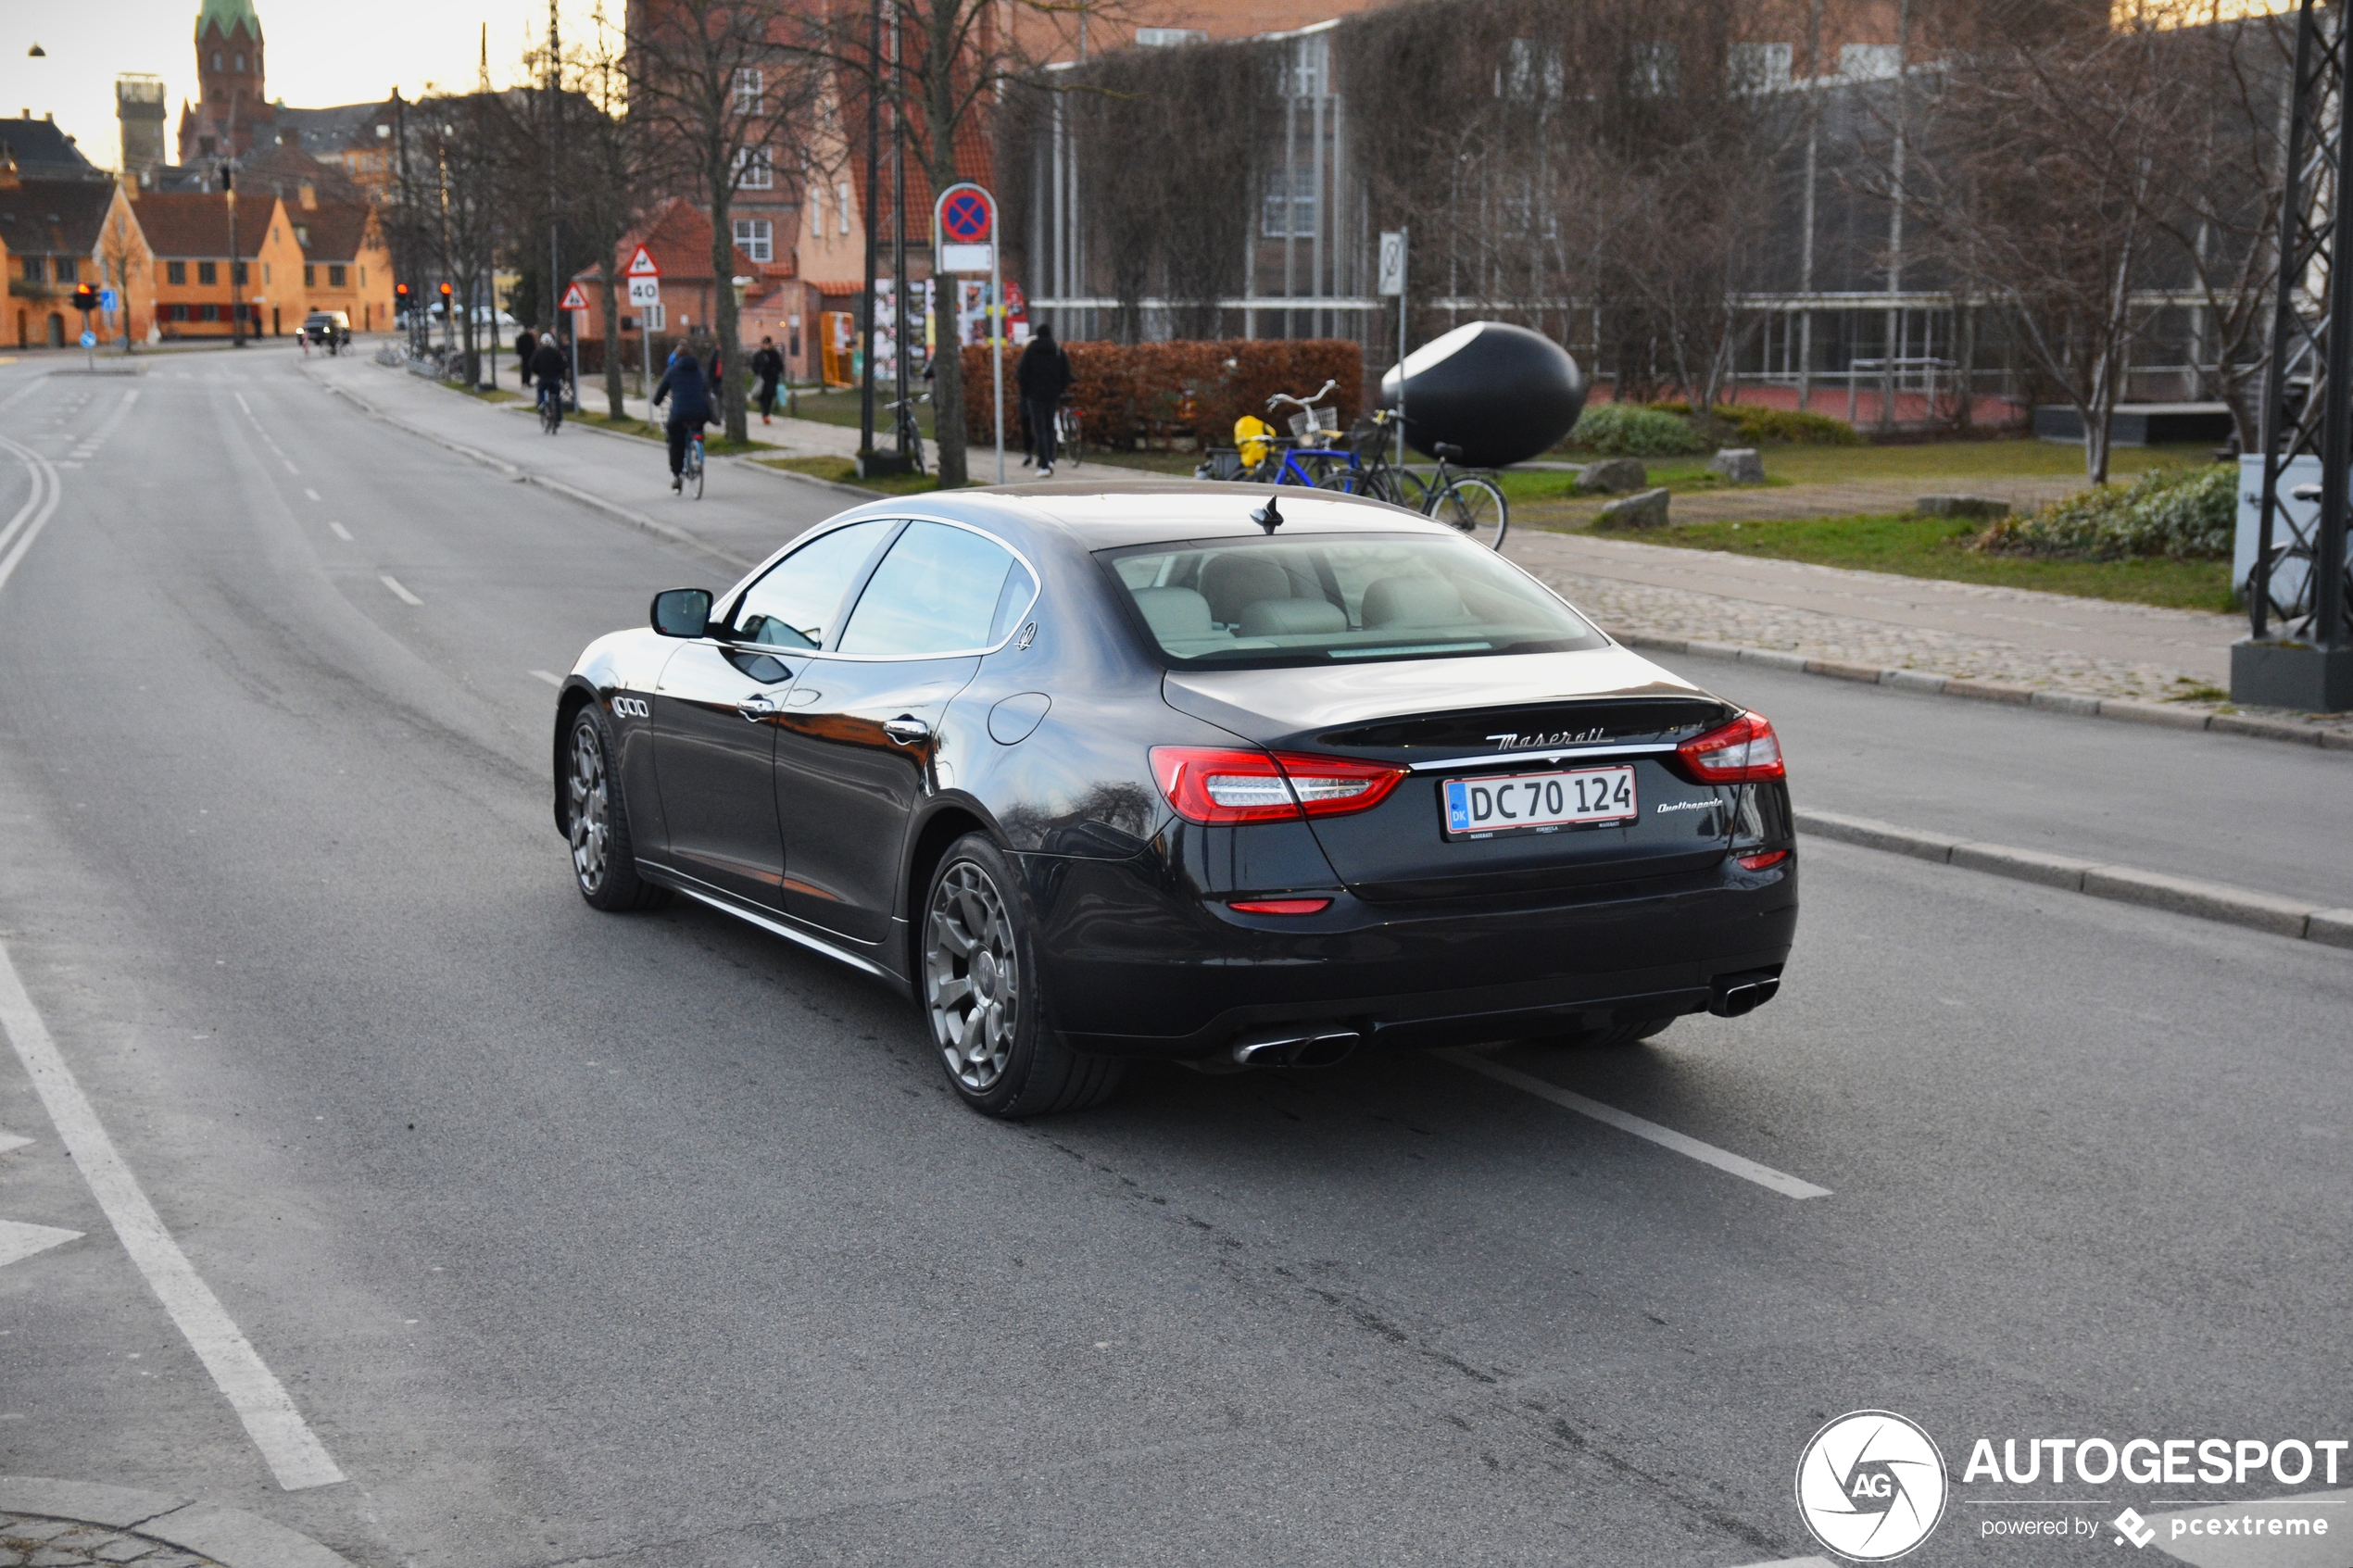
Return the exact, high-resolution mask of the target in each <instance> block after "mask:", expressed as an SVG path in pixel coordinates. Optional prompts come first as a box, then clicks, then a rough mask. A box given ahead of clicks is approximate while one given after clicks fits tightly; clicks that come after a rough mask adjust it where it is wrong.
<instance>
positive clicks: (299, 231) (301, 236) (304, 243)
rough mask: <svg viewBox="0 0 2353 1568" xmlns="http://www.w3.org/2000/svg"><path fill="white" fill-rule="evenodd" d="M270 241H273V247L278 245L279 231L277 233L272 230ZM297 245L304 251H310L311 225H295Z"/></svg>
mask: <svg viewBox="0 0 2353 1568" xmlns="http://www.w3.org/2000/svg"><path fill="white" fill-rule="evenodd" d="M270 239H271V244H273V245H274V244H276V243H277V239H278V231H277V230H275V229H272V230H271V231H270ZM295 244H296V245H300V246H301V247H302V248H303V249H305V250H308V249H309V248H310V225H309V224H308V223H297V224H296V225H295Z"/></svg>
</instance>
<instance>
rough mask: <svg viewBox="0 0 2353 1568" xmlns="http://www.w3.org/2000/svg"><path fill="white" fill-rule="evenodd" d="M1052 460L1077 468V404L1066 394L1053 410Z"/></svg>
mask: <svg viewBox="0 0 2353 1568" xmlns="http://www.w3.org/2000/svg"><path fill="white" fill-rule="evenodd" d="M1054 460H1055V461H1056V462H1063V463H1068V464H1069V465H1070V466H1071V467H1072V468H1076V467H1077V466H1078V404H1077V402H1076V399H1074V398H1073V397H1072V396H1071V395H1070V394H1069V393H1067V392H1065V393H1063V400H1062V406H1061V407H1060V408H1056V409H1055V410H1054Z"/></svg>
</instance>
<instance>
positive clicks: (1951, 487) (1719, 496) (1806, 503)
mask: <svg viewBox="0 0 2353 1568" xmlns="http://www.w3.org/2000/svg"><path fill="white" fill-rule="evenodd" d="M2084 483H2085V482H2084V481H2083V480H2082V479H2080V478H2075V479H2063V478H2054V477H2040V478H2031V479H2027V478H2020V479H2002V478H1983V479H1963V478H1956V477H1954V476H1952V475H1950V474H1947V475H1945V476H1944V477H1942V478H1934V477H1931V478H1926V479H1856V480H1848V481H1845V482H1843V483H1837V484H1782V485H1755V486H1747V487H1743V488H1739V489H1730V490H1699V491H1693V492H1692V493H1691V494H1689V495H1677V496H1675V497H1674V498H1673V499H1672V500H1671V501H1669V502H1668V503H1667V514H1668V515H1669V516H1670V517H1672V518H1673V519H1674V521H1677V522H1752V521H1760V520H1762V521H1780V520H1782V519H1785V518H1808V517H1883V516H1886V515H1888V514H1889V513H1893V512H1908V511H1910V510H1911V509H1912V508H1913V506H1914V505H1915V504H1916V503H1917V502H1918V501H1919V498H1920V497H1921V496H1923V495H1984V496H1987V497H1989V498H1991V499H1994V500H1997V501H2007V502H2008V503H2009V504H2010V509H2011V510H2012V511H2014V512H2025V511H2031V510H2032V509H2033V508H2036V507H2040V506H2043V505H2045V503H2047V502H2051V501H2056V500H2057V499H2058V498H2059V497H2060V496H2062V495H2070V494H2072V493H2073V492H2075V491H2078V490H2081V489H2082V488H2083V486H2084ZM1615 498H1616V497H1614V496H1609V495H1592V496H1583V495H1579V496H1574V497H1566V496H1565V497H1562V498H1560V499H1557V500H1544V501H1523V502H1520V503H1519V504H1518V505H1517V506H1516V508H1514V510H1515V512H1516V516H1515V518H1514V521H1528V522H1530V523H1535V524H1540V525H1541V524H1543V523H1552V522H1568V521H1581V520H1583V519H1586V518H1590V517H1592V515H1593V514H1595V513H1596V512H1598V511H1600V510H1601V509H1602V507H1603V504H1604V503H1605V502H1608V501H1610V500H1614V499H1615Z"/></svg>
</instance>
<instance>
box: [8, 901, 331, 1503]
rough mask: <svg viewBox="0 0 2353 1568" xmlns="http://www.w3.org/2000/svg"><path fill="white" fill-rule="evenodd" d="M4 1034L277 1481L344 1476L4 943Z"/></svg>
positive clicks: (298, 1484)
mask: <svg viewBox="0 0 2353 1568" xmlns="http://www.w3.org/2000/svg"><path fill="white" fill-rule="evenodd" d="M0 1032H5V1033H6V1035H7V1036H8V1042H9V1044H10V1045H12V1046H14V1047H16V1052H17V1059H18V1060H19V1061H21V1062H23V1063H24V1069H25V1072H26V1073H27V1074H28V1075H30V1076H31V1079H32V1091H33V1093H34V1094H36V1095H38V1096H40V1097H41V1104H42V1107H43V1109H44V1110H47V1111H48V1112H49V1120H50V1121H51V1122H52V1123H55V1124H56V1126H57V1135H58V1136H59V1137H61V1138H62V1139H64V1140H65V1146H66V1153H67V1154H68V1155H69V1156H70V1157H71V1158H72V1160H73V1163H74V1168H75V1169H76V1170H78V1171H80V1172H81V1173H82V1180H83V1181H85V1182H87V1183H89V1184H90V1191H91V1194H92V1196H93V1197H94V1198H97V1200H98V1207H99V1209H100V1210H103V1211H104V1212H105V1214H106V1216H107V1223H108V1224H111V1225H112V1226H113V1227H114V1233H115V1235H116V1236H118V1237H119V1238H120V1240H121V1242H122V1249H123V1250H124V1251H125V1252H128V1253H129V1254H130V1255H131V1261H132V1262H133V1263H135V1264H136V1265H138V1269H139V1273H141V1274H143V1275H145V1278H146V1281H147V1287H148V1288H149V1289H151V1290H153V1291H154V1292H155V1293H156V1298H157V1300H159V1301H161V1302H162V1303H163V1310H164V1311H166V1312H168V1313H170V1316H171V1321H172V1323H175V1324H176V1325H178V1327H179V1330H180V1332H181V1333H182V1335H183V1336H186V1338H187V1341H188V1347H189V1348H191V1349H193V1350H194V1351H195V1353H196V1359H197V1360H198V1361H202V1362H204V1367H205V1370H206V1371H207V1372H208V1373H210V1374H212V1381H213V1383H214V1384H215V1385H216V1386H218V1387H219V1388H220V1392H221V1393H222V1395H224V1396H225V1397H226V1398H227V1399H228V1400H229V1404H230V1406H231V1408H232V1409H233V1410H235V1411H236V1412H237V1418H238V1419H239V1420H240V1421H242V1422H244V1423H245V1432H246V1434H247V1435H248V1436H251V1437H252V1438H253V1444H254V1447H255V1448H257V1449H260V1450H261V1457H262V1459H263V1460H264V1461H266V1462H267V1463H268V1464H269V1466H270V1473H271V1474H272V1475H275V1476H276V1477H277V1478H278V1485H279V1486H283V1487H284V1488H285V1489H286V1490H288V1491H290V1492H291V1491H297V1490H300V1489H301V1488H303V1487H305V1486H333V1484H334V1483H335V1482H338V1481H340V1480H342V1479H343V1478H344V1475H343V1472H342V1471H341V1470H340V1469H338V1468H336V1465H335V1461H334V1460H333V1458H331V1457H330V1456H329V1455H328V1453H327V1450H326V1448H325V1446H324V1445H323V1444H321V1442H320V1441H319V1438H318V1436H317V1435H316V1434H314V1433H313V1432H312V1431H311V1430H310V1427H309V1425H308V1424H307V1423H306V1422H304V1420H303V1419H302V1412H301V1411H297V1410H296V1409H295V1403H294V1400H293V1399H289V1398H288V1397H287V1395H286V1390H285V1386H284V1385H283V1384H281V1383H280V1382H279V1381H278V1379H277V1375H276V1374H273V1373H272V1372H271V1370H270V1368H269V1367H268V1366H267V1365H266V1364H264V1362H263V1361H262V1360H261V1357H260V1356H259V1354H258V1353H257V1352H256V1351H255V1349H254V1348H253V1346H252V1344H251V1342H249V1341H248V1340H247V1339H246V1338H245V1335H244V1334H243V1333H242V1332H241V1331H240V1330H239V1329H238V1327H237V1325H236V1323H235V1322H234V1321H233V1320H232V1319H231V1318H230V1316H229V1314H228V1312H227V1311H225V1310H223V1308H222V1307H221V1305H220V1298H219V1297H217V1296H215V1295H213V1293H212V1287H211V1286H208V1285H207V1284H205V1282H204V1276H203V1275H201V1274H199V1273H196V1271H195V1266H194V1265H192V1264H191V1263H190V1262H189V1261H188V1255H187V1254H186V1253H184V1252H182V1251H181V1250H180V1244H179V1243H178V1242H177V1241H174V1240H173V1239H172V1236H171V1233H170V1231H168V1230H166V1229H165V1228H164V1223H163V1220H162V1218H161V1217H160V1216H159V1215H157V1213H156V1206H155V1205H154V1204H153V1203H151V1202H149V1201H148V1200H147V1195H146V1193H145V1190H144V1189H142V1188H141V1187H140V1185H139V1179H138V1178H137V1177H136V1176H133V1175H132V1173H131V1167H129V1166H128V1165H126V1164H124V1163H123V1162H122V1156H121V1155H120V1154H118V1153H117V1152H116V1151H115V1147H114V1140H113V1139H112V1138H111V1137H108V1136H107V1129H106V1125H105V1123H101V1122H100V1121H99V1120H98V1113H97V1112H96V1111H95V1110H93V1109H91V1105H90V1101H89V1099H88V1098H87V1097H85V1096H84V1095H83V1094H82V1085H80V1084H79V1083H77V1082H75V1080H74V1076H73V1071H72V1069H70V1068H69V1067H68V1066H67V1065H66V1060H65V1058H64V1057H63V1056H62V1055H61V1054H59V1052H58V1050H57V1041H56V1040H54V1039H52V1038H50V1035H49V1026H48V1025H47V1024H46V1023H44V1022H42V1018H41V1014H40V1012H39V1011H38V1010H36V1009H35V1008H34V1007H33V1005H32V998H31V997H30V996H28V995H27V994H26V992H25V988H24V982H23V981H21V980H19V978H18V977H17V968H16V964H15V963H14V961H12V960H10V958H9V957H8V949H7V946H6V944H5V943H0Z"/></svg>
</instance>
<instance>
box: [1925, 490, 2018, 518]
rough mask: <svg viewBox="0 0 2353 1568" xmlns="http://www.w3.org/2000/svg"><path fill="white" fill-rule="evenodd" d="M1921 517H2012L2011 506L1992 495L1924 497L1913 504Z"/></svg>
mask: <svg viewBox="0 0 2353 1568" xmlns="http://www.w3.org/2000/svg"><path fill="white" fill-rule="evenodd" d="M1912 510H1913V511H1915V512H1917V513H1919V515H1920V516H1921V517H1974V518H1984V519H1986V520H1988V521H1991V520H1993V519H1994V518H2003V517H2007V516H2009V515H2010V504H2009V503H2008V502H2007V501H1997V500H1995V499H1994V497H1993V496H1991V495H1923V496H1921V497H1920V498H1919V500H1917V501H1915V502H1913V503H1912Z"/></svg>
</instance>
